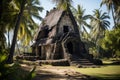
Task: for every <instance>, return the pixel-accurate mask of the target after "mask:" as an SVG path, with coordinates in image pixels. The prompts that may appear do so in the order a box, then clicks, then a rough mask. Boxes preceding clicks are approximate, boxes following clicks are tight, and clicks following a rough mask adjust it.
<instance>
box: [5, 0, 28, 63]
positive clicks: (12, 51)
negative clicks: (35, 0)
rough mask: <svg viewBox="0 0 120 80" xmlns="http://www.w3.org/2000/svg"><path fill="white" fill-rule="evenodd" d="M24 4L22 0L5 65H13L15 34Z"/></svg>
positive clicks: (24, 1)
mask: <svg viewBox="0 0 120 80" xmlns="http://www.w3.org/2000/svg"><path fill="white" fill-rule="evenodd" d="M25 3H26V0H23V1H22V4H21V8H20V13H19V14H18V18H17V21H16V24H15V29H14V35H13V40H12V45H11V48H10V53H9V56H8V60H7V63H13V55H14V51H15V44H16V40H17V33H18V29H19V25H20V20H21V17H22V14H23V11H24V6H25Z"/></svg>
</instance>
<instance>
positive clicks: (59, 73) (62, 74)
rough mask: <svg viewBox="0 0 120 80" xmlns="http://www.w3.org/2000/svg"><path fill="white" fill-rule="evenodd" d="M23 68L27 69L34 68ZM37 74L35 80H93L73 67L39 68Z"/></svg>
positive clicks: (26, 66) (25, 66)
mask: <svg viewBox="0 0 120 80" xmlns="http://www.w3.org/2000/svg"><path fill="white" fill-rule="evenodd" d="M22 66H23V67H24V68H26V69H30V68H31V67H32V66H28V65H22ZM36 73H37V75H36V77H35V78H34V79H33V80H92V78H91V77H90V76H87V75H83V74H81V73H79V72H77V71H75V70H74V69H72V68H71V67H56V66H48V65H47V66H37V68H36ZM90 78H91V79H90Z"/></svg>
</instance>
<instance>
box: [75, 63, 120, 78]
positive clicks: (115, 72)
mask: <svg viewBox="0 0 120 80" xmlns="http://www.w3.org/2000/svg"><path fill="white" fill-rule="evenodd" d="M104 63H105V64H106V65H103V66H101V67H100V68H76V71H78V72H80V73H82V74H86V75H90V76H93V77H96V78H97V79H98V80H120V65H109V63H111V62H110V61H104Z"/></svg>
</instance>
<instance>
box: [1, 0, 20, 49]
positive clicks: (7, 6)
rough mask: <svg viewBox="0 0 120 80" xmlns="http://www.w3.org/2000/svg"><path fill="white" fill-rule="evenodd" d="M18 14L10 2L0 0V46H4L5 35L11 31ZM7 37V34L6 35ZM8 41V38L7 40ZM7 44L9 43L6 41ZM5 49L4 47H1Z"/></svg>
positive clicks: (10, 0) (8, 0) (9, 0)
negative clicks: (0, 44)
mask: <svg viewBox="0 0 120 80" xmlns="http://www.w3.org/2000/svg"><path fill="white" fill-rule="evenodd" d="M17 14H18V8H17V7H15V4H14V3H13V1H12V0H1V2H0V34H1V36H0V38H1V39H0V41H1V42H2V44H6V37H5V33H6V32H8V33H9V31H10V30H11V29H13V24H14V22H15V18H16V16H15V15H17ZM8 37H9V34H8ZM8 40H9V38H8ZM8 43H9V41H8ZM3 46H4V47H5V45H3Z"/></svg>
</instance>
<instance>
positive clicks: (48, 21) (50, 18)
mask: <svg viewBox="0 0 120 80" xmlns="http://www.w3.org/2000/svg"><path fill="white" fill-rule="evenodd" d="M66 12H67V11H65V10H62V9H55V8H54V9H52V10H51V11H50V12H47V15H46V17H45V18H44V19H43V21H42V23H41V24H40V26H39V29H38V31H37V33H36V35H35V36H34V41H35V43H34V45H42V44H48V43H46V42H49V44H50V43H53V41H51V42H50V41H47V40H49V39H46V40H44V39H43V40H44V41H43V40H41V38H40V37H39V36H40V35H42V34H41V33H42V31H43V30H45V29H48V30H51V29H53V28H54V27H55V26H56V25H57V24H58V23H59V21H60V20H61V18H62V16H63V15H64V14H65V13H66ZM68 15H69V16H70V18H71V20H72V23H73V25H74V26H77V24H76V22H75V19H74V17H73V15H72V13H71V11H70V10H69V14H68ZM75 32H79V31H78V29H77V27H75ZM48 38H50V37H48Z"/></svg>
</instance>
